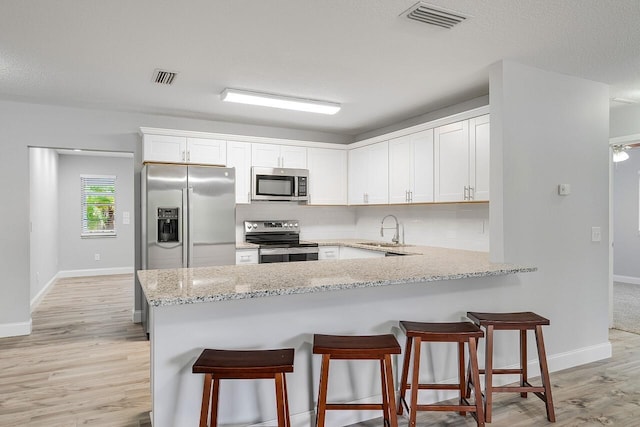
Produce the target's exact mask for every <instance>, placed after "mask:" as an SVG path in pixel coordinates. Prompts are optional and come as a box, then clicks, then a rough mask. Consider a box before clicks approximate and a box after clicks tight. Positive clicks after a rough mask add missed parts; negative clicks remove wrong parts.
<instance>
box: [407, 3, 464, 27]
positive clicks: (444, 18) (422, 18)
mask: <svg viewBox="0 0 640 427" xmlns="http://www.w3.org/2000/svg"><path fill="white" fill-rule="evenodd" d="M401 16H406V17H407V18H409V19H411V20H414V21H418V22H422V23H424V24H430V25H435V26H437V27H442V28H453V27H454V26H456V25H458V24H460V23H461V22H464V21H465V20H466V19H467V18H468V16H465V15H463V14H461V13H460V12H456V11H455V10H449V9H444V8H441V7H438V6H434V5H432V4H429V3H424V2H418V3H416V4H414V5H413V6H411V7H410V8H409V9H407V10H405V11H404V12H402V13H401Z"/></svg>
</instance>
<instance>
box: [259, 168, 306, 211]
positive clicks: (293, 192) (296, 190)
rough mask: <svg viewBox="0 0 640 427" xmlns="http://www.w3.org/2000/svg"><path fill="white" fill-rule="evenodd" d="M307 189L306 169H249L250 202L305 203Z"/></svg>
mask: <svg viewBox="0 0 640 427" xmlns="http://www.w3.org/2000/svg"><path fill="white" fill-rule="evenodd" d="M308 188H309V171H308V170H307V169H290V168H264V167H258V166H254V167H252V168H251V200H263V201H264V200H266V201H284V202H306V201H307V200H308V198H309V196H308V194H309V193H308Z"/></svg>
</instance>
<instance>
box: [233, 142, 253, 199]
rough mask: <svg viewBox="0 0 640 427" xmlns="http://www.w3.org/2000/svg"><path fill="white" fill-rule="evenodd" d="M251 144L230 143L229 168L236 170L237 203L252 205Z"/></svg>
mask: <svg viewBox="0 0 640 427" xmlns="http://www.w3.org/2000/svg"><path fill="white" fill-rule="evenodd" d="M251 145H252V144H251V143H250V142H239V141H229V143H228V146H227V166H228V167H234V168H236V203H251Z"/></svg>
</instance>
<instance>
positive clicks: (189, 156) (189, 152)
mask: <svg viewBox="0 0 640 427" xmlns="http://www.w3.org/2000/svg"><path fill="white" fill-rule="evenodd" d="M190 161H191V151H187V162H190Z"/></svg>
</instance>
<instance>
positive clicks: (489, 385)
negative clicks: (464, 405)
mask: <svg viewBox="0 0 640 427" xmlns="http://www.w3.org/2000/svg"><path fill="white" fill-rule="evenodd" d="M485 351H486V356H485V362H484V365H485V366H484V372H485V375H484V393H485V411H484V412H485V421H486V422H488V423H490V422H491V405H492V404H493V325H487V340H486V342H485Z"/></svg>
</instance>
